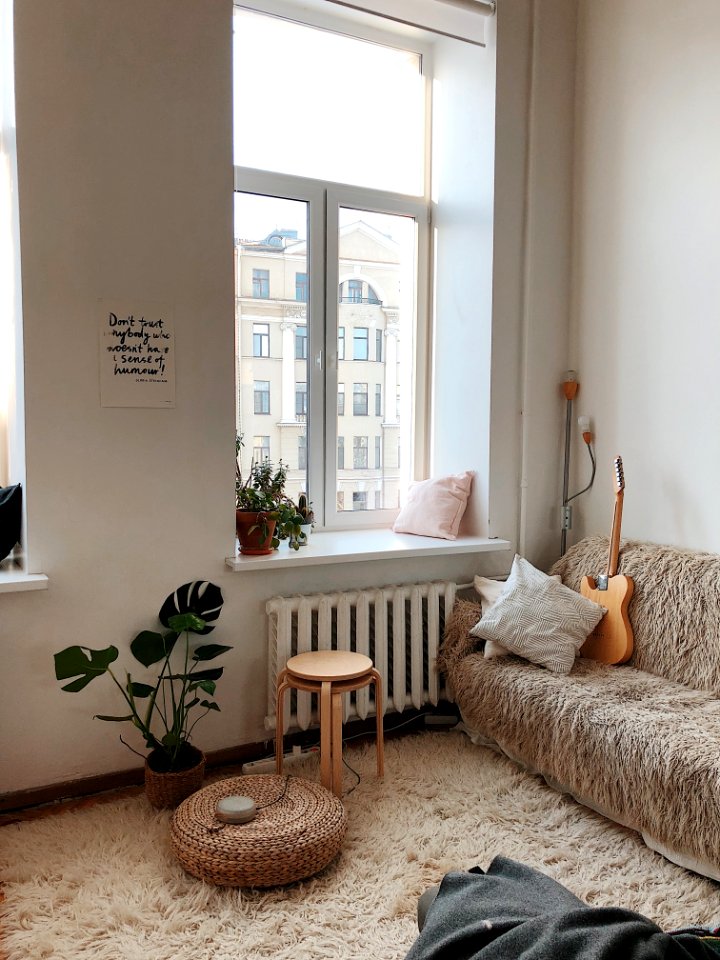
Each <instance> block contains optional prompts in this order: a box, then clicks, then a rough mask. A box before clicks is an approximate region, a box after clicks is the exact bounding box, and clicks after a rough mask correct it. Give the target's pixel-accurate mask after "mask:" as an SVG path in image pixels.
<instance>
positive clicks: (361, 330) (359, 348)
mask: <svg viewBox="0 0 720 960" xmlns="http://www.w3.org/2000/svg"><path fill="white" fill-rule="evenodd" d="M356 302H357V301H355V300H349V301H348V303H356ZM367 358H368V329H367V327H355V329H354V330H353V360H367Z"/></svg>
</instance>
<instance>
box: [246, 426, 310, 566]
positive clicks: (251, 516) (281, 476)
mask: <svg viewBox="0 0 720 960" xmlns="http://www.w3.org/2000/svg"><path fill="white" fill-rule="evenodd" d="M241 447H242V437H240V436H239V435H237V436H236V437H235V530H236V532H237V537H238V540H239V541H240V553H243V554H249V555H251V556H253V555H254V556H258V555H263V554H268V553H272V552H273V550H277V548H278V546H279V545H280V541H281V540H286V539H287V540H289V542H290V546H291V547H292V549H294V550H297V549H298V546H299V544H300V542H301V541H302V540H304V539H305V535H304V534H303V532H302V530H301V529H300V528H301V524H302V523H303V518H302V516H301V515H300V514H299V513H298V508H297V507H296V506H295V504H294V503H293V502H292V500H291V499H290V498H289V497H288V496H286V494H285V482H286V480H287V466H286V465H285V464H284V463H283V462H282V460H281V461H280V462H279V464H278V467H277V469H275V467H274V466H273V464H272V462H271V461H270V460H269V459H268V458H267V457H266V458H265V459H264V460H261V461H259V462H255V461H253V463H252V464H251V465H250V472H249V473H248V475H247V477H246V478H244V479H243V476H242V471H241V469H240V448H241Z"/></svg>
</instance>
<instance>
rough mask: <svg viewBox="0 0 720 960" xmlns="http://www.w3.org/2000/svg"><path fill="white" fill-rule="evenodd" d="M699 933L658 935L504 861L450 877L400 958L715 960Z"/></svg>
mask: <svg viewBox="0 0 720 960" xmlns="http://www.w3.org/2000/svg"><path fill="white" fill-rule="evenodd" d="M698 933H700V931H697V932H693V933H690V932H678V933H674V934H670V933H665V932H663V931H662V930H661V929H660V927H658V926H657V925H656V924H654V923H652V921H650V920H648V919H647V918H646V917H643V916H641V915H640V914H638V913H634V912H633V911H631V910H623V909H622V908H620V907H588V906H587V905H586V904H584V903H583V902H582V901H581V900H578V898H577V897H576V896H574V895H573V894H572V893H570V892H569V891H568V890H566V889H565V888H564V887H563V886H561V885H560V884H559V883H556V882H555V881H554V880H551V879H550V878H549V877H546V876H545V875H544V874H542V873H538V871H536V870H533V869H532V868H531V867H526V866H524V865H523V864H521V863H517V862H516V861H514V860H509V859H507V858H506V857H496V858H495V859H494V860H493V862H492V863H491V865H490V867H489V868H488V870H487V872H483V871H482V870H480V868H479V867H476V868H474V869H473V870H471V871H469V872H468V873H449V874H447V875H446V876H445V878H444V879H443V881H442V884H441V885H440V890H439V893H438V895H437V897H436V899H435V901H434V903H433V904H432V906H431V907H430V910H429V911H428V914H427V917H426V919H425V924H424V926H423V928H422V930H421V932H420V936H419V937H418V939H417V940H416V942H415V944H414V945H413V947H412V949H411V950H410V952H409V953H408V955H407V958H406V960H476V958H477V960H580V958H582V960H609V958H617V960H689V958H694V960H718V953H717V952H716V950H715V949H713V947H712V946H711V945H710V943H711V941H710V940H707V941H706V940H704V939H703V937H701V936H699V935H698Z"/></svg>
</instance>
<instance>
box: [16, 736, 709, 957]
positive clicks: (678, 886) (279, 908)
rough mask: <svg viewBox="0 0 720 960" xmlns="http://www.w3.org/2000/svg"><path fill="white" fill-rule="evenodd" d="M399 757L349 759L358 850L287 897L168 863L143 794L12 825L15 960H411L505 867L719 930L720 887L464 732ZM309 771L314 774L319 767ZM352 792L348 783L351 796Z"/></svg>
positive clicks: (585, 895)
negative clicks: (473, 881)
mask: <svg viewBox="0 0 720 960" xmlns="http://www.w3.org/2000/svg"><path fill="white" fill-rule="evenodd" d="M386 754H387V755H386V763H385V769H386V774H385V780H384V782H378V781H377V780H376V778H375V754H374V747H373V745H372V744H369V745H367V746H364V747H355V748H352V747H346V749H345V757H346V759H347V760H348V761H349V763H350V764H351V765H352V766H353V767H354V768H355V769H356V770H357V771H358V772H359V773H360V774H361V777H362V780H361V782H360V784H359V786H358V787H357V788H356V789H355V790H354V791H353V792H352V793H350V794H349V795H348V796H347V797H346V799H345V801H344V802H345V805H346V810H347V814H348V835H347V839H346V841H345V845H344V847H343V850H342V852H341V854H340V856H339V858H338V859H337V860H335V861H334V862H333V863H332V864H331V865H330V866H329V867H327V868H326V869H325V870H324V871H323V872H322V873H321V874H319V875H318V876H316V877H314V878H310V879H308V880H306V881H304V882H302V883H298V884H294V885H293V886H290V887H285V888H277V889H272V890H265V891H260V890H258V891H253V890H233V889H220V888H216V887H213V886H209V885H207V884H204V883H202V882H201V881H198V880H195V879H193V878H192V877H190V876H188V875H187V874H185V873H184V872H183V870H182V869H181V868H180V867H179V865H178V864H177V863H176V861H175V860H174V859H173V855H172V852H171V849H170V844H169V841H168V822H169V819H170V814H169V813H166V812H160V813H158V812H155V811H153V810H152V809H151V807H150V806H149V804H148V803H147V801H146V800H145V798H144V797H143V796H140V797H136V798H132V799H125V800H120V801H113V802H110V803H102V804H97V805H95V806H92V807H90V808H86V809H82V810H77V811H68V812H65V813H62V814H60V815H57V816H51V817H48V818H45V819H41V820H36V821H32V822H25V823H20V824H14V825H11V826H6V827H3V828H2V829H0V878H1V879H2V881H3V889H4V895H5V899H4V903H2V904H0V910H1V911H2V918H3V926H2V929H3V938H2V946H3V948H4V951H5V957H6V958H7V960H21V958H22V960H41V958H43V960H45V958H52V960H210V958H212V960H226V958H227V960H230V958H232V960H255V958H265V957H272V958H276V960H304V958H312V960H319V958H333V960H338V958H339V960H343V958H348V960H349V958H352V960H357V958H358V957H372V958H373V960H397V958H402V957H404V956H405V953H406V952H407V950H408V949H409V947H410V945H411V944H412V942H413V940H414V939H415V935H416V929H417V928H416V919H415V910H416V904H417V898H418V896H419V895H420V894H421V893H422V892H423V891H424V890H425V889H427V887H428V886H430V885H431V884H433V883H436V882H438V881H439V880H440V879H441V877H442V876H443V874H444V873H446V872H447V871H449V870H463V869H467V868H469V867H472V866H474V865H479V866H482V867H485V866H487V865H488V863H489V862H490V860H491V859H492V857H493V856H494V855H495V854H498V853H502V854H504V855H506V856H509V857H513V858H514V859H516V860H521V861H523V862H524V863H527V864H529V865H531V866H533V867H536V868H538V869H540V870H543V871H544V872H545V873H547V874H549V875H550V876H552V877H554V878H555V879H557V880H559V881H561V882H562V883H564V884H565V885H566V886H567V887H568V888H569V889H570V890H572V891H573V892H574V893H575V894H576V895H577V896H579V897H581V898H582V899H583V900H585V901H586V902H587V903H589V904H593V905H597V906H607V905H622V906H625V907H628V908H630V909H633V910H637V911H639V912H640V913H643V914H644V915H645V916H647V917H649V918H651V919H652V920H655V921H656V922H657V923H658V924H659V925H660V926H661V927H663V928H664V929H672V928H674V927H678V926H682V925H684V924H687V923H690V922H699V923H713V922H720V886H719V885H717V884H715V883H713V882H712V881H709V880H705V879H701V878H700V877H698V876H695V875H693V874H691V873H687V872H686V871H684V870H682V869H681V868H680V867H676V866H674V865H673V864H671V863H669V862H668V861H666V860H664V859H663V858H662V857H660V856H659V855H658V854H656V853H653V852H652V851H651V850H649V849H648V848H647V847H645V845H644V844H643V843H642V841H641V840H640V838H639V837H638V836H637V835H636V834H634V833H632V832H630V831H628V830H625V829H623V828H622V827H618V826H616V825H614V824H612V823H610V822H608V821H607V820H605V819H603V818H602V817H600V816H598V815H597V814H594V813H592V812H591V811H589V810H587V809H585V808H583V807H580V806H578V805H577V804H576V803H574V802H573V801H572V800H570V799H568V798H566V797H562V796H560V795H559V794H556V793H555V792H553V791H552V790H550V789H549V788H548V787H547V786H545V784H544V783H543V781H541V780H540V779H539V778H537V777H533V776H530V775H528V774H527V773H525V772H523V771H522V770H520V769H519V768H518V767H517V766H516V765H515V764H513V763H511V762H510V761H508V760H506V759H504V758H502V757H499V756H497V755H496V754H494V753H493V752H492V751H490V750H487V749H485V748H481V747H475V746H473V745H472V744H471V743H470V741H469V740H468V739H467V738H466V737H464V736H463V735H462V734H460V733H455V732H450V733H425V734H418V735H414V736H411V737H406V738H403V739H399V740H398V739H396V740H392V741H390V742H388V743H387V744H386ZM295 772H300V771H298V769H297V768H294V770H293V773H295ZM302 772H303V773H305V774H306V775H307V776H309V777H315V776H316V775H317V760H316V758H315V757H312V758H311V759H310V760H308V761H307V763H306V765H305V768H304V769H303V771H302ZM354 780H355V778H354V777H352V775H351V774H350V773H349V772H347V771H346V784H347V787H346V789H349V788H350V787H351V786H352V784H353V783H354ZM1 954H2V951H1V950H0V955H1Z"/></svg>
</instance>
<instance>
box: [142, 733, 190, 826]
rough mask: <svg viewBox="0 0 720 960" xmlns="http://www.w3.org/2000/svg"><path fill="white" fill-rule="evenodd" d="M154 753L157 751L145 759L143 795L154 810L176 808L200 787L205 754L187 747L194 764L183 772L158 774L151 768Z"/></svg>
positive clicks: (175, 771) (173, 771)
mask: <svg viewBox="0 0 720 960" xmlns="http://www.w3.org/2000/svg"><path fill="white" fill-rule="evenodd" d="M156 753H157V751H155V750H153V751H152V753H150V754H149V755H148V756H147V757H146V759H145V794H146V796H147V798H148V800H149V801H150V803H151V805H152V806H153V807H155V809H156V810H162V809H164V808H166V807H176V806H177V805H178V804H179V803H181V802H182V801H183V800H185V798H186V797H189V796H190V794H192V793H195V791H196V790H199V789H200V787H201V786H202V782H203V779H204V777H205V754H204V753H203V752H202V751H201V750H198V748H197V747H191V746H189V745H188V753H192V756H193V758H194V759H195V760H196V762H195V764H194V765H193V766H192V767H188V768H187V769H185V770H172V771H170V772H169V773H160V772H158V771H157V770H153V767H152V764H153V760H154V758H155V755H156Z"/></svg>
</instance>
